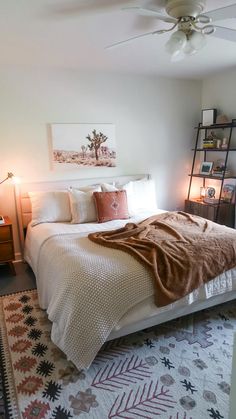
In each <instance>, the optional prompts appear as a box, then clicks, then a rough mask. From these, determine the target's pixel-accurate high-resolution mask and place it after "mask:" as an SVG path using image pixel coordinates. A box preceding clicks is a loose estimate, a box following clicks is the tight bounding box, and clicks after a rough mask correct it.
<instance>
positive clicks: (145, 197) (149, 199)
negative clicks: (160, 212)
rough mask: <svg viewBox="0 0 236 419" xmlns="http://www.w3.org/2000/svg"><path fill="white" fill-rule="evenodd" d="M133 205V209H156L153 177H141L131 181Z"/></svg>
mask: <svg viewBox="0 0 236 419" xmlns="http://www.w3.org/2000/svg"><path fill="white" fill-rule="evenodd" d="M132 191H133V200H134V201H133V205H134V208H135V211H136V212H137V211H138V212H139V211H143V210H144V211H145V210H150V211H156V210H157V201H156V187H155V182H154V180H153V179H141V180H137V181H134V182H132Z"/></svg>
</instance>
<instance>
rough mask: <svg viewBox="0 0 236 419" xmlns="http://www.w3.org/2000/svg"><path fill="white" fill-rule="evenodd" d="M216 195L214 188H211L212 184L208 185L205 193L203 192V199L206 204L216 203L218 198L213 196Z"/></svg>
mask: <svg viewBox="0 0 236 419" xmlns="http://www.w3.org/2000/svg"><path fill="white" fill-rule="evenodd" d="M215 195H216V190H215V188H213V187H212V186H209V187H208V188H206V193H205V197H204V199H203V201H204V202H205V203H207V204H212V205H215V204H218V202H219V199H217V198H215Z"/></svg>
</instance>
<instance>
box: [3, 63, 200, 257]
mask: <svg viewBox="0 0 236 419" xmlns="http://www.w3.org/2000/svg"><path fill="white" fill-rule="evenodd" d="M0 90H1V95H0V107H1V112H0V127H1V136H0V138H1V140H0V142H1V149H0V179H2V178H3V177H5V174H6V173H7V172H8V171H13V172H14V174H15V175H17V176H20V177H21V180H22V181H23V182H24V181H25V182H27V181H34V180H35V181H39V180H40V181H41V180H54V179H55V180H56V179H63V178H67V179H75V178H93V177H98V176H100V177H101V176H116V175H121V174H136V173H150V174H151V175H152V177H153V178H154V179H155V181H156V188H157V199H158V205H159V207H160V208H165V209H170V210H171V209H176V208H182V207H183V203H184V199H185V197H186V191H187V185H188V176H187V174H188V171H189V165H190V162H191V157H190V156H191V152H190V148H191V145H192V141H193V135H194V130H193V127H194V125H195V124H196V123H197V122H198V120H199V117H200V109H201V83H200V82H199V81H189V80H188V81H184V80H173V79H165V78H155V77H144V76H143V77H142V76H132V75H114V74H113V75H112V74H92V73H87V74H83V73H78V72H77V71H72V70H71V71H68V70H55V69H47V70H42V69H25V68H18V69H16V68H14V69H13V68H11V69H10V68H5V69H1V70H0ZM51 122H67V123H70V122H71V123H74V122H87V123H88V122H97V123H99V122H107V123H114V124H115V126H116V144H117V155H118V157H117V167H116V168H110V169H109V168H108V169H96V168H93V169H77V170H75V169H73V170H72V169H70V170H66V171H53V170H52V169H51V167H50V155H49V148H48V135H47V124H48V123H51ZM0 213H3V214H8V215H10V216H11V218H12V220H13V222H14V232H15V243H16V252H19V246H18V244H17V231H16V223H15V209H14V200H13V188H12V185H11V183H10V182H5V183H4V185H1V187H0Z"/></svg>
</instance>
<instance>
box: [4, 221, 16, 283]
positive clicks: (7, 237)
mask: <svg viewBox="0 0 236 419" xmlns="http://www.w3.org/2000/svg"><path fill="white" fill-rule="evenodd" d="M4 220H5V223H4V224H0V263H7V264H8V265H9V266H10V268H11V272H12V274H13V275H16V271H15V267H14V265H13V260H14V259H15V253H14V242H13V234H12V223H11V221H10V219H9V217H7V216H5V215H4Z"/></svg>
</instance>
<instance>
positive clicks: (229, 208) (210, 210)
mask: <svg viewBox="0 0 236 419" xmlns="http://www.w3.org/2000/svg"><path fill="white" fill-rule="evenodd" d="M216 210H217V205H211V204H206V203H205V202H203V201H201V200H200V199H186V200H185V212H188V213H189V214H195V215H199V216H200V217H203V218H207V219H208V220H211V221H215V219H216ZM234 213H235V205H234V204H228V203H224V202H222V203H220V208H219V216H218V219H217V222H218V223H219V224H225V225H226V226H228V227H232V228H234Z"/></svg>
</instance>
